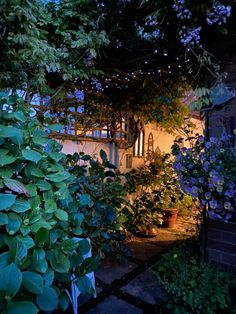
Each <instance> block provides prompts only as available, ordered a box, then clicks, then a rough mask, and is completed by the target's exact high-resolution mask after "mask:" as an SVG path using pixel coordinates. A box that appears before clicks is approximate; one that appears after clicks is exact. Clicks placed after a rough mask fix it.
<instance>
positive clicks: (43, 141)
mask: <svg viewBox="0 0 236 314" xmlns="http://www.w3.org/2000/svg"><path fill="white" fill-rule="evenodd" d="M33 142H34V143H35V144H38V145H45V144H46V143H47V142H48V138H47V137H33Z"/></svg>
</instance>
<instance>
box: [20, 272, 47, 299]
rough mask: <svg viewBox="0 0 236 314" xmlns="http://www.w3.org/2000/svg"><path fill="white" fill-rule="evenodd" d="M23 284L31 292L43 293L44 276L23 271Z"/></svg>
mask: <svg viewBox="0 0 236 314" xmlns="http://www.w3.org/2000/svg"><path fill="white" fill-rule="evenodd" d="M22 285H23V287H24V288H25V289H26V290H28V291H29V292H31V293H35V294H41V293H43V288H44V285H43V278H42V276H41V275H39V274H37V273H35V272H31V271H24V272H22Z"/></svg>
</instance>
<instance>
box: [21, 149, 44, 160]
mask: <svg viewBox="0 0 236 314" xmlns="http://www.w3.org/2000/svg"><path fill="white" fill-rule="evenodd" d="M22 156H23V157H24V158H25V159H26V160H30V161H33V162H36V163H37V162H39V161H40V160H41V159H42V155H41V154H40V153H38V152H36V151H35V150H32V149H22Z"/></svg>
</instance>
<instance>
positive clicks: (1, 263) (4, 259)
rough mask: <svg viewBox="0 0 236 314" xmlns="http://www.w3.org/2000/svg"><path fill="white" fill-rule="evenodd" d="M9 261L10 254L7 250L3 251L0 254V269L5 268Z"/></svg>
mask: <svg viewBox="0 0 236 314" xmlns="http://www.w3.org/2000/svg"><path fill="white" fill-rule="evenodd" d="M9 263H10V254H9V252H5V253H2V254H0V270H1V269H2V268H5V267H7V266H8V265H9Z"/></svg>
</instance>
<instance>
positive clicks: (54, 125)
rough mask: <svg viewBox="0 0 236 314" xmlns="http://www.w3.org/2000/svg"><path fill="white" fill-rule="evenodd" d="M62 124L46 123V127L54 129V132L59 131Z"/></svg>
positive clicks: (61, 128)
mask: <svg viewBox="0 0 236 314" xmlns="http://www.w3.org/2000/svg"><path fill="white" fill-rule="evenodd" d="M63 128H64V127H63V125H61V124H56V123H55V124H49V125H48V129H49V130H50V131H54V132H59V131H61V130H63Z"/></svg>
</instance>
